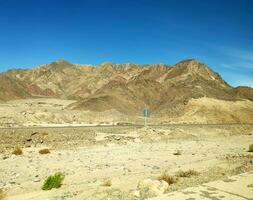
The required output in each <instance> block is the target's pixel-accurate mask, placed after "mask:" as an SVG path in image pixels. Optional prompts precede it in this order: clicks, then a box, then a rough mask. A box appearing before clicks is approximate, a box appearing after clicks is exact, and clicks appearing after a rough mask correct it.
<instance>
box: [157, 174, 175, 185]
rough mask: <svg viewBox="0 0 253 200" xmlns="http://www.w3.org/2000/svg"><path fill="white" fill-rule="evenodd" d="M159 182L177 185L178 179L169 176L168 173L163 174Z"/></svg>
mask: <svg viewBox="0 0 253 200" xmlns="http://www.w3.org/2000/svg"><path fill="white" fill-rule="evenodd" d="M158 180H160V181H161V180H163V181H165V182H167V183H168V184H169V185H171V184H173V183H176V182H177V178H176V177H175V176H172V175H169V174H167V173H166V172H163V173H162V174H161V175H160V176H159V177H158Z"/></svg>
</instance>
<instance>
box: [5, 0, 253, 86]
mask: <svg viewBox="0 0 253 200" xmlns="http://www.w3.org/2000/svg"><path fill="white" fill-rule="evenodd" d="M59 58H64V59H66V60H68V61H70V62H73V63H82V64H99V63H102V62H105V61H111V62H114V63H138V64H146V63H166V64H175V63H177V62H178V61H180V60H183V59H188V58H195V59H199V60H201V61H202V62H205V63H207V64H208V65H209V66H210V67H211V68H212V69H213V70H215V71H216V72H218V73H220V74H221V75H222V77H223V78H224V79H225V80H226V81H227V82H228V83H229V84H231V85H233V86H237V85H248V86H252V87H253V1H252V0H248V1H247V0H205V1H203V0H124V1H123V0H82V1H78V0H68V1H67V0H22V1H21V0H0V71H5V70H7V69H9V68H12V67H15V68H28V67H33V66H36V65H40V64H45V63H50V62H52V61H54V60H57V59H59Z"/></svg>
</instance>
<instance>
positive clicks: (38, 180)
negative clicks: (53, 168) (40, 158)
mask: <svg viewBox="0 0 253 200" xmlns="http://www.w3.org/2000/svg"><path fill="white" fill-rule="evenodd" d="M40 181H41V180H40V178H38V177H36V178H35V179H34V180H33V182H40Z"/></svg>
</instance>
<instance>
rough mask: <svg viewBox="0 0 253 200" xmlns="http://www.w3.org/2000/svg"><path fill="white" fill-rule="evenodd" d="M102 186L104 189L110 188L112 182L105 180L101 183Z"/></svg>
mask: <svg viewBox="0 0 253 200" xmlns="http://www.w3.org/2000/svg"><path fill="white" fill-rule="evenodd" d="M102 186H105V187H111V186H112V182H111V180H108V179H107V180H105V181H104V182H103V183H102Z"/></svg>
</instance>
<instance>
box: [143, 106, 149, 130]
mask: <svg viewBox="0 0 253 200" xmlns="http://www.w3.org/2000/svg"><path fill="white" fill-rule="evenodd" d="M143 116H144V125H145V126H146V125H147V118H148V117H149V116H150V111H149V110H148V109H146V108H145V109H144V110H143Z"/></svg>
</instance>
